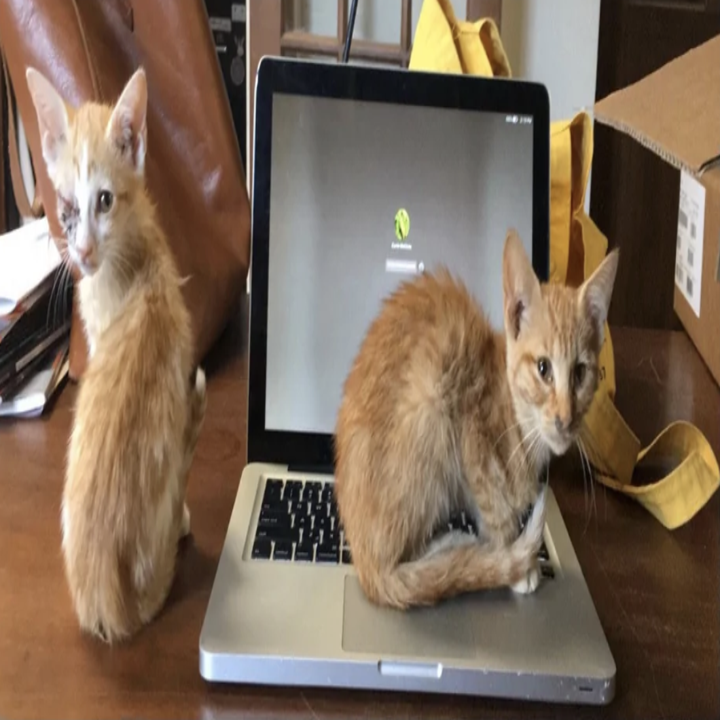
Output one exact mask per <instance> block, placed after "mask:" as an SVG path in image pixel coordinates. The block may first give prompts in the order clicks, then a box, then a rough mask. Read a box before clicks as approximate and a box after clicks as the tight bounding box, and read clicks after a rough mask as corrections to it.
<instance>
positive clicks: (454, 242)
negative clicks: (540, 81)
mask: <svg viewBox="0 0 720 720" xmlns="http://www.w3.org/2000/svg"><path fill="white" fill-rule="evenodd" d="M532 123H533V119H532V117H530V116H526V115H512V114H511V115H508V114H505V113H495V112H480V111H475V110H456V109H446V108H435V107H419V106H413V105H395V104H385V103H379V102H363V101H358V100H353V101H350V100H342V99H333V98H321V97H308V96H303V95H285V94H281V93H276V94H275V95H274V96H273V112H272V133H271V137H272V160H271V178H272V180H271V187H270V209H271V210H270V220H269V222H270V225H269V233H270V238H269V266H268V305H267V311H268V315H267V368H266V369H267V384H266V396H265V428H266V430H279V431H290V432H310V433H328V434H331V433H333V432H334V428H335V420H336V416H337V412H338V408H339V406H340V401H341V397H342V389H343V383H344V381H345V378H346V376H347V374H348V372H349V370H350V367H351V365H352V362H353V360H354V358H355V355H356V354H357V352H358V350H359V347H360V344H361V342H362V340H363V337H364V335H365V332H366V331H367V329H368V327H369V325H370V323H371V322H372V320H373V319H374V318H375V316H376V315H377V313H378V312H379V310H380V308H381V303H382V300H383V298H385V297H387V295H388V294H390V293H391V292H392V291H393V289H395V288H396V287H397V285H398V284H399V283H400V282H402V281H404V280H408V279H410V278H412V277H413V276H414V275H415V274H416V273H418V272H422V271H423V270H425V271H432V270H433V269H434V268H435V267H437V266H438V265H439V264H443V265H445V266H447V267H448V268H449V270H450V271H451V272H453V273H455V274H456V275H457V276H458V277H459V278H461V279H462V280H463V281H464V282H465V283H466V285H467V286H468V288H469V289H470V291H471V292H472V293H473V294H474V296H475V297H476V298H477V300H478V302H479V303H480V304H481V305H482V307H483V308H484V310H485V312H486V313H487V314H488V316H489V318H490V320H491V322H492V324H493V325H495V326H496V327H497V328H498V329H500V328H502V320H503V291H502V252H503V246H504V241H505V236H506V233H507V230H508V228H510V227H514V228H516V229H517V230H518V231H519V233H520V237H521V238H522V239H523V241H524V243H525V246H526V249H527V251H528V254H529V255H530V256H531V253H532V230H533V206H532V204H533V127H532Z"/></svg>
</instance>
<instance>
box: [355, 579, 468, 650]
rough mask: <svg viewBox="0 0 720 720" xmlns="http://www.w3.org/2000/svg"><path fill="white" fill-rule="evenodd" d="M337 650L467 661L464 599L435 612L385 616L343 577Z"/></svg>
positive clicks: (397, 612)
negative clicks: (340, 647) (341, 628)
mask: <svg viewBox="0 0 720 720" xmlns="http://www.w3.org/2000/svg"><path fill="white" fill-rule="evenodd" d="M342 643H343V650H345V651H346V652H358V653H370V654H372V655H379V656H393V655H400V656H406V655H410V656H413V657H427V658H434V659H437V658H440V657H445V658H473V657H475V639H474V637H473V624H472V619H471V613H470V607H469V604H468V598H458V599H456V600H448V601H445V602H443V603H441V604H440V605H438V606H437V607H433V608H421V609H412V610H391V609H388V608H379V607H377V606H376V605H373V604H372V603H371V602H370V601H369V600H368V599H367V598H366V597H365V594H364V593H363V591H362V588H361V587H360V583H359V582H358V579H357V577H356V576H355V575H347V576H346V577H345V603H344V609H343V640H342Z"/></svg>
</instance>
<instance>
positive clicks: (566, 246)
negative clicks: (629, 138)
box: [410, 0, 720, 529]
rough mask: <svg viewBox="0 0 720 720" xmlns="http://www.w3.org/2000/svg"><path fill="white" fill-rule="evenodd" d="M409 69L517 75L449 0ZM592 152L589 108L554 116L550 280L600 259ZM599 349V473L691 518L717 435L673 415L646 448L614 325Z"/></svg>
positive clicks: (485, 32) (595, 419)
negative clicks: (633, 424) (627, 410)
mask: <svg viewBox="0 0 720 720" xmlns="http://www.w3.org/2000/svg"><path fill="white" fill-rule="evenodd" d="M410 69H411V70H427V71H432V72H448V73H465V74H473V75H482V76H494V77H497V76H502V77H512V71H511V68H510V63H509V62H508V59H507V56H506V54H505V51H504V49H503V47H502V42H501V40H500V35H499V33H498V30H497V26H496V25H495V23H494V22H493V21H492V20H489V19H486V20H480V21H478V22H472V23H471V22H464V21H459V20H457V18H456V17H455V15H454V13H453V9H452V6H451V4H450V2H449V0H424V2H423V5H422V8H421V10H420V18H419V20H418V26H417V30H416V33H415V42H414V45H413V50H412V55H411V58H410ZM592 155H593V128H592V121H591V119H590V117H589V116H588V115H587V113H584V112H581V113H578V114H577V115H575V117H573V118H571V119H569V120H562V121H558V122H554V123H552V126H551V131H550V281H551V282H559V283H565V284H568V285H571V286H573V287H577V286H579V285H580V284H581V283H582V282H583V281H584V280H585V279H586V278H587V277H589V276H590V275H591V274H592V272H593V271H594V270H595V269H596V268H597V267H598V265H599V264H600V263H601V262H602V260H603V258H604V257H605V254H606V253H607V247H608V242H607V238H605V236H604V235H603V234H602V233H601V232H600V230H599V229H598V227H597V226H596V225H595V223H594V222H593V221H592V219H591V218H590V217H588V215H587V214H586V212H585V209H584V198H585V191H586V188H587V182H588V176H589V174H590V166H591V163H592ZM605 330H606V332H605V343H604V345H603V348H602V350H601V353H600V368H601V370H600V386H599V388H598V391H597V393H596V395H595V398H594V400H593V403H592V405H591V407H590V410H589V412H588V413H587V415H586V417H585V421H584V423H583V428H582V431H581V437H582V441H583V444H584V445H585V449H586V451H587V454H588V456H589V459H590V462H591V464H592V465H593V467H594V468H595V473H594V475H595V478H596V479H597V480H598V481H599V482H601V483H603V484H604V485H606V486H607V487H609V488H611V489H613V490H616V491H617V492H620V493H623V494H625V495H627V496H628V497H631V498H633V499H634V500H636V501H637V502H639V503H640V504H641V505H642V506H643V507H644V508H645V509H646V510H648V512H650V513H651V514H652V515H653V516H654V517H655V518H657V519H658V520H659V521H660V522H661V523H662V524H663V525H664V526H665V527H667V528H669V529H674V528H676V527H679V526H680V525H683V524H684V523H686V522H688V521H689V520H690V519H691V518H692V517H693V516H694V515H695V514H696V513H697V512H698V510H700V509H701V508H702V507H703V506H704V505H705V504H706V503H707V501H708V500H709V499H710V497H711V496H712V495H713V493H714V492H715V491H716V490H717V488H718V486H719V485H720V468H719V467H718V462H717V459H716V458H715V455H714V454H713V451H712V448H711V447H710V444H709V443H708V441H707V440H706V438H705V437H704V436H703V434H702V433H701V432H700V431H699V430H698V429H697V428H696V427H695V426H694V425H691V424H689V423H684V422H678V423H673V424H671V425H670V426H669V427H667V428H666V429H665V430H663V432H662V433H660V435H658V437H657V438H656V439H655V440H654V441H653V442H652V443H651V444H650V445H649V446H648V447H647V448H644V449H643V448H642V447H641V445H640V441H639V440H638V439H637V437H636V436H635V434H634V433H633V432H632V430H630V428H629V427H628V426H627V424H626V423H625V421H624V420H623V418H622V416H621V415H620V413H619V412H618V410H617V408H616V407H615V403H614V400H615V389H616V384H615V357H614V354H613V346H612V338H611V336H610V329H609V328H608V327H607V326H606V328H605ZM662 461H664V462H665V464H667V462H668V461H672V464H673V466H674V468H673V470H672V471H671V472H670V473H669V474H668V475H667V476H666V477H664V478H662V479H660V480H658V481H657V482H653V483H651V484H644V485H642V484H634V483H633V478H634V476H636V475H637V473H636V472H635V471H636V468H638V466H641V465H646V466H652V467H656V466H659V465H660V464H661V462H662Z"/></svg>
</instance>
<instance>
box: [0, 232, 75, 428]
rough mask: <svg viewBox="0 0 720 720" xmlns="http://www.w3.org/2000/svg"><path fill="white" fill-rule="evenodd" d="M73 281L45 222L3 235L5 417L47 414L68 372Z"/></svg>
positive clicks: (0, 401) (0, 346)
mask: <svg viewBox="0 0 720 720" xmlns="http://www.w3.org/2000/svg"><path fill="white" fill-rule="evenodd" d="M71 315H72V280H71V277H70V274H69V272H68V269H67V267H65V266H64V265H63V264H62V262H61V258H60V253H59V252H58V250H57V248H56V247H55V244H54V242H53V240H52V238H51V237H50V233H49V229H48V223H47V219H46V218H42V219H40V220H35V221H33V222H30V223H28V224H26V225H23V226H22V227H20V228H19V229H17V230H14V231H12V232H10V233H6V234H4V235H0V417H8V416H11V417H36V416H38V415H42V413H43V412H44V411H45V409H46V408H47V407H48V406H49V404H50V401H51V400H52V399H53V398H54V397H55V396H56V394H57V392H58V391H59V389H60V387H61V386H62V384H63V381H64V380H65V378H66V377H67V373H68V346H69V339H70V318H71Z"/></svg>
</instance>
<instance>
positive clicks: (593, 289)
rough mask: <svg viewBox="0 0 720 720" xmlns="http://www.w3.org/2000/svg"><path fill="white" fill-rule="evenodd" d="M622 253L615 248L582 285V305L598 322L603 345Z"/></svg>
mask: <svg viewBox="0 0 720 720" xmlns="http://www.w3.org/2000/svg"><path fill="white" fill-rule="evenodd" d="M619 258H620V253H619V251H618V250H617V249H615V250H613V251H612V252H611V253H610V254H609V255H608V256H607V257H606V258H605V259H604V260H603V261H602V262H601V263H600V266H599V267H598V268H597V270H595V272H594V273H593V274H592V275H591V276H590V277H589V278H588V279H587V280H586V281H585V282H584V283H583V284H582V285H581V286H580V296H579V298H580V300H579V302H580V307H581V308H582V311H583V312H584V313H586V314H587V315H589V316H590V318H592V321H593V322H594V323H595V324H596V328H597V331H598V334H599V336H600V344H601V345H602V341H603V336H604V330H605V322H606V321H607V316H608V311H609V310H610V300H611V299H612V291H613V286H614V285H615V276H616V275H617V268H618V260H619Z"/></svg>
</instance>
